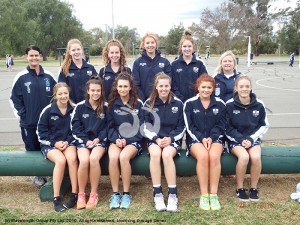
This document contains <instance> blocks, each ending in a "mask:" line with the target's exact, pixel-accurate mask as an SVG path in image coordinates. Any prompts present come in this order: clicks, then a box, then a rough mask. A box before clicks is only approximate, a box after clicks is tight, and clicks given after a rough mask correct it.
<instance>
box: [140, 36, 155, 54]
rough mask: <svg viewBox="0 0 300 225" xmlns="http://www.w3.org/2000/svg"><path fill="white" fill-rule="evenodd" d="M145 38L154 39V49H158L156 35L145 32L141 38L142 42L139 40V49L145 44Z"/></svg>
mask: <svg viewBox="0 0 300 225" xmlns="http://www.w3.org/2000/svg"><path fill="white" fill-rule="evenodd" d="M147 37H151V38H153V39H154V41H155V43H156V49H158V39H157V36H156V34H154V33H151V32H147V33H146V34H145V35H144V36H143V37H142V40H141V45H140V49H141V50H142V49H144V44H145V39H146V38H147Z"/></svg>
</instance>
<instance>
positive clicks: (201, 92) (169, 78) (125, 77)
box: [37, 32, 268, 212]
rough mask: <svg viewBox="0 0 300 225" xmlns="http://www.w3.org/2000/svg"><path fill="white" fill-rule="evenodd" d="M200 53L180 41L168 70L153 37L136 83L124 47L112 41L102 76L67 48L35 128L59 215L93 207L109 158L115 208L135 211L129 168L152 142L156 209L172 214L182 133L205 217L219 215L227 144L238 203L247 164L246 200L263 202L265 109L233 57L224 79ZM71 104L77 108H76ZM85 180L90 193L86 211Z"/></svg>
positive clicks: (225, 60) (136, 70) (187, 38)
mask: <svg viewBox="0 0 300 225" xmlns="http://www.w3.org/2000/svg"><path fill="white" fill-rule="evenodd" d="M194 46H195V43H194V40H193V38H191V35H190V33H188V32H186V33H184V35H183V37H182V39H181V41H180V55H179V57H178V58H177V59H176V60H175V61H173V62H172V64H170V63H169V61H168V60H167V59H165V58H163V57H162V56H160V53H159V51H158V50H157V47H158V43H157V38H156V36H155V35H154V34H152V33H147V34H146V35H145V36H144V37H143V38H142V42H141V47H142V48H143V52H142V56H141V57H140V58H138V59H137V60H136V61H135V62H134V64H133V69H132V75H131V69H130V68H129V67H128V66H127V65H126V60H125V50H124V47H123V46H122V44H121V43H120V42H119V41H117V40H111V41H109V42H108V43H107V44H106V47H105V49H104V51H103V59H104V62H105V66H104V67H103V68H101V70H100V76H97V73H96V71H95V69H94V67H93V66H92V65H90V64H88V63H86V62H85V61H84V60H83V59H82V52H83V47H82V45H81V43H80V42H79V41H78V40H76V39H73V40H70V41H69V43H68V47H67V52H66V57H65V60H64V63H63V65H62V70H61V72H60V74H59V83H58V84H57V85H56V86H55V87H54V93H53V99H54V101H53V103H51V105H49V106H47V107H46V108H45V109H44V111H43V112H42V113H41V116H40V120H39V124H38V129H37V133H38V135H39V141H40V142H41V145H42V152H43V154H44V155H45V157H46V158H48V159H49V160H51V161H53V162H54V163H55V168H54V171H53V183H54V185H53V187H54V208H55V210H56V211H63V210H64V209H66V208H72V207H73V206H75V205H76V203H77V208H78V209H83V208H87V209H90V208H94V207H95V206H96V205H97V202H98V194H97V190H98V185H99V180H100V177H101V164H100V159H101V158H102V157H103V155H104V154H105V153H108V156H109V176H110V180H111V185H112V191H113V193H112V196H111V198H110V201H109V207H110V208H111V209H116V208H124V209H127V208H129V207H130V204H131V198H132V197H131V195H130V180H131V174H132V172H131V165H130V160H131V159H132V158H134V157H136V156H137V155H139V154H140V153H141V151H142V146H143V142H144V137H146V140H147V147H148V151H149V156H150V165H149V166H150V173H151V178H152V183H153V199H154V203H155V208H156V210H157V211H169V212H176V211H177V210H178V196H177V187H176V168H175V164H174V160H173V158H174V157H175V156H176V155H180V149H181V146H182V143H181V141H182V138H183V136H184V134H185V132H186V131H187V137H186V145H187V155H191V156H192V157H194V158H195V159H196V161H197V166H196V172H197V176H198V180H199V187H200V192H201V196H200V202H199V207H200V208H201V209H203V210H210V209H211V210H219V209H220V208H221V205H220V202H219V198H218V196H217V192H218V184H219V178H220V173H221V163H220V159H221V154H222V152H223V145H224V141H227V142H228V148H229V151H230V152H232V153H233V154H234V155H235V156H237V158H238V163H237V167H236V175H237V189H236V193H237V196H238V198H239V199H240V200H242V201H247V200H249V196H248V194H247V193H246V189H244V187H243V181H244V176H245V173H246V168H247V164H248V161H249V158H250V159H251V189H250V200H252V201H258V200H259V197H258V191H257V183H258V179H259V176H260V171H261V157H260V156H261V148H260V143H261V137H262V135H263V134H264V133H265V132H266V131H267V129H268V121H267V118H266V113H265V108H264V105H263V103H262V102H261V100H259V99H258V98H256V96H255V94H253V93H252V85H251V80H250V78H249V77H248V76H244V75H239V74H238V76H236V75H237V71H236V60H235V57H234V55H233V54H232V52H230V51H229V52H225V53H224V54H223V55H222V56H221V58H220V68H219V71H217V72H218V75H217V76H216V79H214V78H213V77H211V76H209V75H208V74H207V70H206V67H205V65H204V64H203V62H202V61H201V60H200V59H198V58H197V57H196V54H195V53H194ZM217 78H219V80H220V81H219V80H217ZM222 79H223V80H224V84H223V83H221V82H222ZM226 79H227V80H230V82H227V80H226ZM232 80H233V81H234V82H232ZM67 84H68V85H67ZM69 87H70V89H69ZM233 89H234V90H233ZM70 90H71V91H70ZM224 92H225V93H226V92H228V93H229V92H231V98H230V100H229V101H227V104H226V105H225V103H224V101H223V100H221V99H220V94H221V93H222V95H223V93H224ZM194 93H196V95H195V94H194ZM233 93H234V94H233ZM84 95H86V96H85V97H84ZM215 95H216V96H215ZM139 97H140V99H139ZM232 97H233V98H232ZM73 102H74V103H76V106H75V108H74V109H73ZM183 102H184V103H183ZM58 124H59V125H60V126H62V124H65V126H64V127H66V130H64V132H61V129H60V131H57V127H56V126H57V125H58ZM68 124H71V126H70V127H69V126H68ZM68 127H69V128H68ZM76 149H77V151H76ZM76 157H78V159H79V164H78V163H77V161H76ZM161 161H162V162H163V165H164V174H165V177H166V180H167V184H168V201H167V206H166V204H165V202H164V195H163V190H162V187H161V175H162V168H161ZM66 163H67V164H68V166H69V174H70V178H71V184H72V194H71V196H70V198H69V199H68V200H67V202H66V203H64V204H63V203H62V201H61V198H60V196H59V189H60V185H61V182H62V179H63V174H64V168H65V165H66ZM71 164H72V165H71ZM120 176H121V177H122V183H123V193H122V194H121V192H120V187H119V186H120V184H119V183H120ZM88 178H89V179H90V184H91V192H90V194H89V200H88V202H86V194H85V191H86V185H87V182H88ZM77 186H78V187H79V189H77Z"/></svg>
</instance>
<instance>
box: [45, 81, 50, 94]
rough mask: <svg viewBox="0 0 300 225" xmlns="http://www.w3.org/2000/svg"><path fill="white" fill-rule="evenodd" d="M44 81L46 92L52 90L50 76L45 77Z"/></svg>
mask: <svg viewBox="0 0 300 225" xmlns="http://www.w3.org/2000/svg"><path fill="white" fill-rule="evenodd" d="M44 81H45V85H46V92H50V91H51V88H50V80H49V79H48V78H45V79H44Z"/></svg>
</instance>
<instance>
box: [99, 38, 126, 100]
mask: <svg viewBox="0 0 300 225" xmlns="http://www.w3.org/2000/svg"><path fill="white" fill-rule="evenodd" d="M102 58H103V61H104V67H102V68H101V69H100V72H99V76H100V77H101V78H102V80H103V85H104V92H105V99H106V100H108V96H109V94H110V92H111V88H112V84H113V82H114V80H115V79H116V77H117V75H118V74H119V73H121V72H128V73H131V69H130V68H129V67H128V66H127V65H126V55H125V49H124V47H123V45H122V43H121V42H120V41H118V40H114V39H113V40H110V41H108V42H107V43H106V45H105V47H104V49H103V53H102Z"/></svg>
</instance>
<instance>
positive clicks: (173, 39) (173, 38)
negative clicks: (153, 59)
mask: <svg viewBox="0 0 300 225" xmlns="http://www.w3.org/2000/svg"><path fill="white" fill-rule="evenodd" d="M183 33H184V26H183V24H182V23H180V24H179V25H178V26H175V25H174V26H173V27H172V28H171V29H170V30H169V32H168V35H167V37H166V40H165V43H164V45H165V46H164V47H165V50H166V53H167V54H172V55H176V54H178V51H179V42H180V39H181V37H182V34H183Z"/></svg>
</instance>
